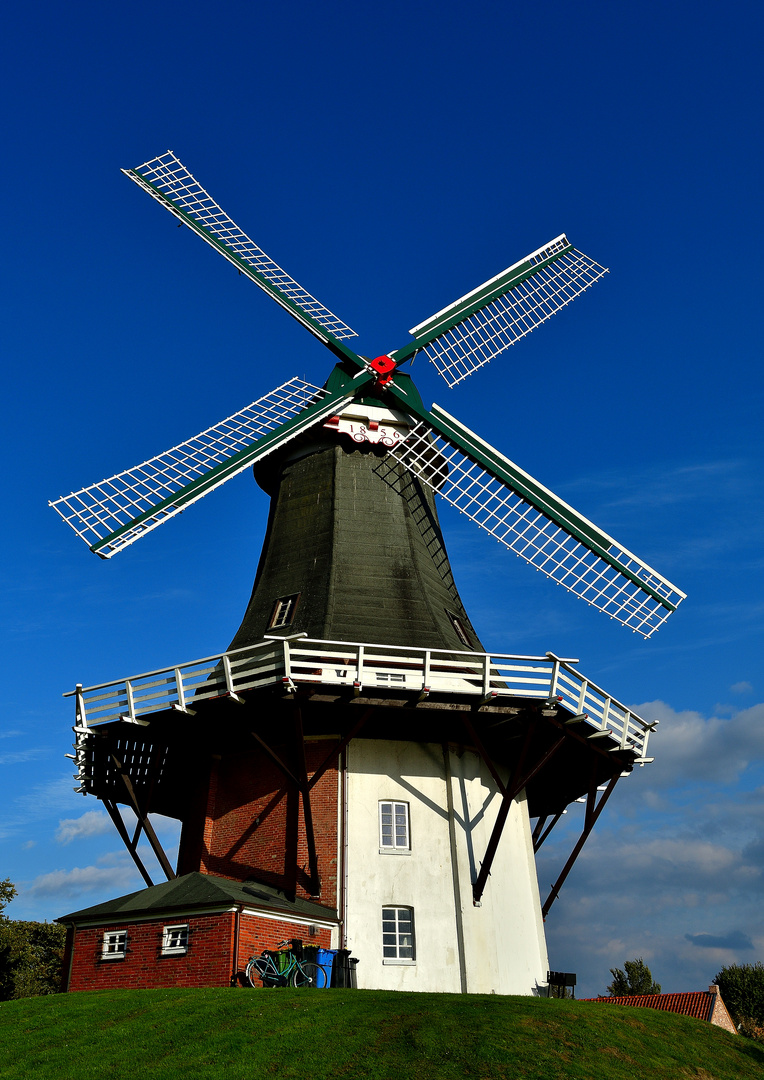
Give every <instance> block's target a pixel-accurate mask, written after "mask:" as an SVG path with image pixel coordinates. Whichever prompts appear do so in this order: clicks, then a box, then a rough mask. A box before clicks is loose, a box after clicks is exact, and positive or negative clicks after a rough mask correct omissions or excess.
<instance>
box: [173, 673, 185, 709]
mask: <svg viewBox="0 0 764 1080" xmlns="http://www.w3.org/2000/svg"><path fill="white" fill-rule="evenodd" d="M174 670H175V693H176V695H177V698H178V706H179V708H180V711H181V712H185V711H186V692H185V690H184V689H183V675H182V674H181V670H180V668H177V667H176V668H175V669H174Z"/></svg>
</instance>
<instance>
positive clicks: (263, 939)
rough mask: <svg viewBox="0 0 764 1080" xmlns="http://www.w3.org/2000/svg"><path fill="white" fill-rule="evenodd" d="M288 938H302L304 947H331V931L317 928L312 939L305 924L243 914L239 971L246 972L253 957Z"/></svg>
mask: <svg viewBox="0 0 764 1080" xmlns="http://www.w3.org/2000/svg"><path fill="white" fill-rule="evenodd" d="M288 938H300V939H301V940H302V943H303V945H318V946H320V947H321V948H324V949H328V948H329V947H330V946H331V930H329V929H324V928H323V927H320V926H317V927H316V933H315V936H314V937H311V936H310V933H309V929H308V926H306V925H305V924H304V923H302V924H300V923H296V922H290V921H289V920H288V919H286V918H284V919H263V918H260V917H259V916H257V915H247V914H246V913H245V914H243V915H242V916H241V923H240V928H239V963H238V970H239V971H241V972H243V971H244V969H245V967H246V966H247V961H248V960H249V958H250V957H251V956H259V955H260V953H261V952H262V951H263V949H275V948H276V946H277V945H278V943H279V942H280V941H284V940H285V939H288ZM257 985H259V983H258V984H257Z"/></svg>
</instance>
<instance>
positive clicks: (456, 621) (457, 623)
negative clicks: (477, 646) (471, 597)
mask: <svg viewBox="0 0 764 1080" xmlns="http://www.w3.org/2000/svg"><path fill="white" fill-rule="evenodd" d="M446 615H448V617H449V619H450V620H451V625H452V626H453V628H454V630H455V631H456V636H457V637H458V638H459V641H461V643H462V645H465V646H466V647H467V648H468V649H471V648H472V642H471V641H470V638H469V634H468V633H467V630H466V628H465V626H464V623H463V622H462V620H461V619H460V618H459V616H458V615H454V613H453V611H449V610H448V608H446Z"/></svg>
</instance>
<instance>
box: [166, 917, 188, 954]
mask: <svg viewBox="0 0 764 1080" xmlns="http://www.w3.org/2000/svg"><path fill="white" fill-rule="evenodd" d="M187 952H188V923H178V924H177V925H175V926H165V927H163V928H162V956H183V955H185V953H187Z"/></svg>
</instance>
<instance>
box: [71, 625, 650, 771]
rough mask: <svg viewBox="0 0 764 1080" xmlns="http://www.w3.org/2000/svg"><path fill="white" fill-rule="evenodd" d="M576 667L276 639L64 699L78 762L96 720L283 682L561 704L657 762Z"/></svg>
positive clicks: (544, 659)
mask: <svg viewBox="0 0 764 1080" xmlns="http://www.w3.org/2000/svg"><path fill="white" fill-rule="evenodd" d="M576 663H577V661H576V660H572V659H562V658H560V657H558V656H555V655H554V654H553V653H547V654H546V655H545V656H516V655H511V654H508V653H473V652H455V651H446V650H442V649H415V648H412V647H411V646H402V645H371V644H365V643H359V642H347V641H321V640H318V639H313V638H304V637H299V638H280V637H279V638H277V637H272V638H267V639H265V640H264V641H261V642H259V643H258V644H257V645H250V646H246V647H245V648H243V649H234V650H232V651H231V652H228V653H221V654H218V655H217V656H206V657H204V658H203V659H201V660H191V661H189V662H188V663H185V664H178V665H177V666H175V667H170V668H163V669H161V670H158V671H148V672H145V673H144V674H142V675H134V676H132V677H131V678H128V679H119V680H116V681H114V682H108V683H101V684H100V685H98V686H87V687H82V686H80V685H78V686H77V688H76V689H75V690H70V691H69V692H68V693H66V694H64V697H71V696H74V697H75V698H76V707H77V722H76V726H75V731H76V733H77V736H78V740H77V746H76V748H75V755H76V756H75V761H76V762H77V764H78V767H79V766H80V763H81V762H82V761H83V751H84V743H85V739H86V738H87V735H88V734H89V732H90V729H91V728H92V727H94V726H95V727H97V726H98V725H100V724H106V723H110V722H113V721H115V720H123V721H127V722H130V723H134V724H145V723H147V721H146V720H144V719H143V717H146V716H147V715H148V714H151V713H155V712H159V711H161V710H164V709H175V710H176V711H178V712H181V713H189V712H193V710H194V708H195V707H196V706H197V705H198V704H199V703H200V702H203V701H208V700H212V699H214V698H219V697H223V696H231V695H233V696H234V697H236V696H237V695H239V694H241V693H242V692H244V691H246V690H254V689H261V688H263V687H267V686H274V685H279V684H281V685H283V686H284V687H285V688H286V689H287V690H291V689H293V688H296V687H297V686H300V685H312V686H337V687H347V688H348V689H350V690H353V691H355V692H356V693H360V692H361V691H366V692H368V693H375V694H376V696H378V695H379V692H381V691H382V692H383V691H385V690H399V691H400V690H403V691H407V692H410V693H412V694H419V695H421V696H422V697H426V696H429V695H430V694H439V693H445V694H456V695H464V696H465V697H469V698H471V699H473V700H474V699H475V698H478V699H481V700H483V701H490V700H491V699H495V700H496V703H497V704H499V703H500V702H501V701H502V700H504V699H512V698H522V699H524V700H528V699H533V700H538V701H541V702H547V701H548V702H550V703H555V704H556V703H558V702H559V703H560V704H562V705H564V706H565V708H566V709H568V710H569V711H570V712H572V713H573V714H574V715H575V716H579V717H580V731H581V733H582V734H585V735H587V737H589V738H601V737H605V736H608V737H609V739H610V740H613V741H614V742H615V743H616V746H615V747H613V746H612V742H611V743H610V746H611V748H612V749H616V748H620V749H626V750H630V751H633V753H634V754H636V756H637V761H638V762H639V763H640V764H644V763H645V761H647V760H651V759H648V758H646V756H645V754H646V751H647V740H648V736H649V733H650V730H651V727H652V725H648V724H646V723H645V721H644V720H642V719H641V717H639V716H637V715H636V713H634V712H632V711H631V710H630V709H628V708H627V707H626V706H625V705H623V704H621V702H619V701H616V700H615V698H613V697H611V696H610V695H609V694H607V693H605V691H604V690H602V689H601V688H600V687H599V686H597V685H596V684H595V683H593V682H591V681H590V680H589V679H587V678H585V677H584V676H583V675H582V674H581V673H580V672H579V671H578V670H577V669H576V668H575V667H574V666H573V665H574V664H576ZM81 773H82V769H81V768H80V774H81ZM77 790H81V789H77Z"/></svg>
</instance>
